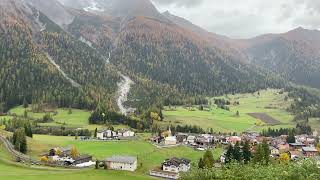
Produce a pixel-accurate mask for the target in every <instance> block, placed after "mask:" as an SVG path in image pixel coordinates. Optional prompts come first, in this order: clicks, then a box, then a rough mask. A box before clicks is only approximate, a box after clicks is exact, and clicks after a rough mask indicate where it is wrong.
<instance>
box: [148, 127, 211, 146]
mask: <svg viewBox="0 0 320 180" xmlns="http://www.w3.org/2000/svg"><path fill="white" fill-rule="evenodd" d="M150 141H152V142H154V143H156V144H157V145H161V146H167V147H168V146H176V145H188V146H191V147H194V148H196V149H198V150H205V149H208V148H211V147H212V146H213V144H214V142H215V139H214V136H213V135H211V134H188V133H177V134H176V135H172V133H171V130H170V128H169V130H168V131H166V132H165V133H162V134H161V136H154V137H151V138H150Z"/></svg>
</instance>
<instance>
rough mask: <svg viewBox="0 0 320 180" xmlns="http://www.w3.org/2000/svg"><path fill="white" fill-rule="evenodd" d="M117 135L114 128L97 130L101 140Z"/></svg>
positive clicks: (98, 137)
mask: <svg viewBox="0 0 320 180" xmlns="http://www.w3.org/2000/svg"><path fill="white" fill-rule="evenodd" d="M117 137H118V135H117V132H114V131H112V130H100V131H98V132H97V139H100V140H107V139H113V138H117Z"/></svg>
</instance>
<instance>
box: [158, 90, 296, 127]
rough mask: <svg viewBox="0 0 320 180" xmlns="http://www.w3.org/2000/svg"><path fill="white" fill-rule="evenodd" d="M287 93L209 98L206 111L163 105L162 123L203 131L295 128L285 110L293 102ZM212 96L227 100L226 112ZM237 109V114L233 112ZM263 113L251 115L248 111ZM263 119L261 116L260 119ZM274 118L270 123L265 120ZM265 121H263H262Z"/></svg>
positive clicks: (269, 92)
mask: <svg viewBox="0 0 320 180" xmlns="http://www.w3.org/2000/svg"><path fill="white" fill-rule="evenodd" d="M286 96H287V93H285V92H282V91H281V90H277V89H267V90H261V91H259V92H255V93H246V94H235V95H231V94H229V95H225V96H220V97H213V98H210V105H209V107H208V108H207V109H208V110H204V111H200V110H199V108H198V106H193V107H192V108H190V107H182V106H179V107H165V110H164V111H163V113H164V118H165V119H164V122H160V123H159V124H161V125H162V126H169V125H172V126H175V125H197V126H200V127H202V128H203V129H204V130H208V129H210V128H212V129H213V130H214V131H215V132H243V131H246V130H257V131H260V130H261V129H264V128H269V127H271V128H281V127H294V125H295V124H294V122H292V119H293V116H292V115H291V114H290V113H289V112H287V111H286V109H287V108H288V107H289V106H290V105H291V103H292V101H291V100H290V99H287V98H286ZM214 99H225V100H228V101H229V102H230V105H228V107H229V109H230V110H229V111H228V110H225V109H221V108H218V107H217V106H216V105H214ZM237 111H238V112H239V116H237V115H236V113H237ZM252 113H255V114H260V115H262V114H263V117H265V118H262V117H260V118H259V117H253V116H250V115H249V114H252ZM261 118H262V119H261ZM267 119H268V121H269V120H271V119H272V120H273V121H272V122H271V121H270V122H267ZM264 121H266V122H264Z"/></svg>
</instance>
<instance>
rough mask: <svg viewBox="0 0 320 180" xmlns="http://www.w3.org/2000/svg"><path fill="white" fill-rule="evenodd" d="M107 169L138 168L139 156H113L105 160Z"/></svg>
mask: <svg viewBox="0 0 320 180" xmlns="http://www.w3.org/2000/svg"><path fill="white" fill-rule="evenodd" d="M105 166H106V167H107V169H113V170H125V171H135V170H136V169H137V157H133V156H112V157H109V158H107V159H106V160H105Z"/></svg>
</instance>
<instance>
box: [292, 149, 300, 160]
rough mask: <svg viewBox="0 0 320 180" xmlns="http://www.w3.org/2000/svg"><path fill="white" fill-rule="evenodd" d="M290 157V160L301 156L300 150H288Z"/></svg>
mask: <svg viewBox="0 0 320 180" xmlns="http://www.w3.org/2000/svg"><path fill="white" fill-rule="evenodd" d="M289 155H290V158H291V159H292V160H297V159H299V158H300V157H301V156H302V153H301V151H289Z"/></svg>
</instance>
